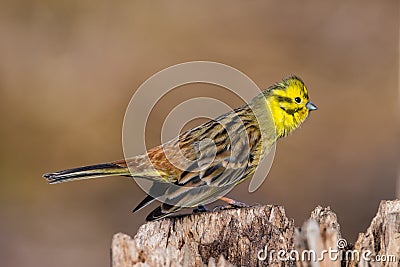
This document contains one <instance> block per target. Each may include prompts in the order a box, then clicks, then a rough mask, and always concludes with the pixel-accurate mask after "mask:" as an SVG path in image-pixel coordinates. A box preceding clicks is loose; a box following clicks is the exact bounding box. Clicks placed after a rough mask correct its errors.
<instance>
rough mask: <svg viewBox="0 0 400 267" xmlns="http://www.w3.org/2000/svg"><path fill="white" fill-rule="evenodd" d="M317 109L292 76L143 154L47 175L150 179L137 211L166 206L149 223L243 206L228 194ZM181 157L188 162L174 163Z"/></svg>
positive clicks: (57, 178) (55, 177)
mask: <svg viewBox="0 0 400 267" xmlns="http://www.w3.org/2000/svg"><path fill="white" fill-rule="evenodd" d="M316 109H317V107H316V106H315V105H314V104H313V103H312V102H310V101H309V97H308V92H307V89H306V86H305V85H304V82H303V81H302V80H301V79H300V78H298V77H296V76H290V77H287V78H284V79H283V80H282V81H281V82H278V83H276V84H274V85H272V86H271V87H269V88H268V89H265V90H264V91H262V92H261V93H260V94H259V95H257V96H256V97H254V98H253V100H252V101H251V102H250V103H249V104H246V105H244V106H242V107H239V108H237V109H235V110H232V111H230V112H228V113H226V114H223V115H221V116H219V117H217V118H216V119H214V120H210V121H208V122H206V123H204V124H202V125H200V126H198V127H195V128H193V129H190V130H188V131H186V132H184V133H182V134H180V135H179V136H178V137H176V138H174V139H173V140H171V141H169V142H167V143H165V144H163V145H160V146H157V147H154V148H152V149H150V150H148V151H147V153H146V154H144V155H139V156H136V157H133V158H131V159H127V160H121V161H115V162H111V163H105V164H98V165H92V166H85V167H80V168H75V169H69V170H64V171H59V172H54V173H48V174H45V175H44V177H45V178H46V179H47V180H48V181H49V183H50V184H55V183H60V182H66V181H73V180H80V179H90V178H97V177H104V176H116V175H117V176H128V177H133V178H138V179H145V180H148V181H151V182H153V185H152V186H151V188H150V190H149V192H147V193H148V196H147V197H146V198H145V199H144V200H143V201H142V202H141V203H140V204H139V205H138V206H137V207H136V208H135V209H134V210H133V211H134V212H135V211H137V210H139V209H141V208H143V207H144V206H146V205H147V204H149V203H151V202H152V201H153V200H154V199H160V198H161V199H162V202H163V203H162V204H161V205H160V206H159V207H157V208H156V209H155V210H153V211H152V212H151V213H150V214H149V215H148V216H147V218H146V220H149V221H150V220H155V219H159V218H163V217H165V216H167V215H169V214H172V213H173V212H176V211H178V210H180V209H182V208H185V207H196V206H201V205H202V204H204V203H206V202H209V200H210V199H211V198H212V197H215V196H216V197H218V198H219V199H221V200H223V201H226V202H228V203H229V204H231V205H234V206H241V205H242V203H240V202H236V201H234V200H232V199H229V198H226V197H223V194H224V192H227V191H229V189H230V188H232V187H233V186H235V185H237V184H239V183H241V182H242V181H244V180H246V179H247V178H249V177H251V176H252V174H253V173H254V171H255V169H256V168H257V166H258V164H259V162H260V160H261V159H262V157H263V156H264V154H265V152H266V151H268V148H269V147H271V145H272V144H274V143H275V142H276V141H277V139H278V138H281V137H285V136H287V135H288V134H289V133H291V132H292V131H293V130H295V129H296V128H298V127H299V126H300V124H301V123H302V122H303V121H304V120H305V119H306V118H307V117H308V114H309V112H310V111H312V110H316ZM265 111H267V112H265ZM265 114H270V115H271V116H272V118H271V116H267V115H265ZM271 125H272V126H271ZM205 140H212V142H203V141H205ZM263 143H264V144H263ZM182 156H183V157H184V158H185V159H187V160H188V162H179V164H175V163H174V161H180V159H181V157H182ZM177 165H178V166H177Z"/></svg>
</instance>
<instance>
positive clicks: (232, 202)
mask: <svg viewBox="0 0 400 267" xmlns="http://www.w3.org/2000/svg"><path fill="white" fill-rule="evenodd" d="M219 200H222V201H224V202H226V203H228V204H229V205H231V206H232V207H235V208H246V207H249V205H247V204H246V203H243V202H240V201H236V200H234V199H231V198H228V197H220V198H219Z"/></svg>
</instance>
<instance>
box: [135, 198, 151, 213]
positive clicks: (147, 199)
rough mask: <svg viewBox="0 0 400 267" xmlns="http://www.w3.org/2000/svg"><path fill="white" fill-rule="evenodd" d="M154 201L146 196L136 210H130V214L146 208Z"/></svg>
mask: <svg viewBox="0 0 400 267" xmlns="http://www.w3.org/2000/svg"><path fill="white" fill-rule="evenodd" d="M153 201H154V197H152V196H149V195H147V196H146V198H145V199H143V200H142V202H140V203H139V204H138V205H137V206H136V208H134V209H133V210H132V212H136V211H138V210H141V209H142V208H144V207H146V206H147V205H149V204H150V203H152V202H153Z"/></svg>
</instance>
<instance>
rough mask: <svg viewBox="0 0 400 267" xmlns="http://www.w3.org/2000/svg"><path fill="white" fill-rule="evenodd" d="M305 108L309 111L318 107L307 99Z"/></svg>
mask: <svg viewBox="0 0 400 267" xmlns="http://www.w3.org/2000/svg"><path fill="white" fill-rule="evenodd" d="M306 108H307V109H308V110H309V111H312V110H317V109H318V108H317V106H316V105H314V104H313V103H312V102H311V101H308V103H307V104H306Z"/></svg>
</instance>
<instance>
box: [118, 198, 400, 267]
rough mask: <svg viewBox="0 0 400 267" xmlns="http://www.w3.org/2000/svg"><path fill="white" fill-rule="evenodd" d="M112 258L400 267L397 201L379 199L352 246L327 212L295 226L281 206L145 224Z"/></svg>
mask: <svg viewBox="0 0 400 267" xmlns="http://www.w3.org/2000/svg"><path fill="white" fill-rule="evenodd" d="M363 252H368V253H367V254H365V255H364V257H363V254H362V253H363ZM111 257H112V259H111V264H112V266H113V267H128V266H333V267H334V266H400V264H399V263H400V200H395V201H382V202H381V204H380V206H379V210H378V213H377V215H376V217H375V218H374V219H373V220H372V222H371V226H370V227H369V228H368V230H367V232H366V233H364V234H360V235H359V237H358V240H357V241H356V243H355V244H354V246H353V245H351V244H347V242H346V240H345V239H343V238H342V236H341V233H340V226H339V223H338V220H337V216H336V214H335V213H334V212H333V211H331V210H330V208H322V207H317V208H315V210H314V211H312V213H311V216H310V219H309V220H308V221H306V222H305V223H304V224H303V226H302V227H300V228H296V227H295V226H294V222H293V220H292V219H289V218H287V217H286V214H285V210H284V208H283V207H281V206H270V205H268V206H254V207H249V208H236V209H227V210H220V211H216V212H204V213H198V214H191V215H186V216H181V217H174V218H166V219H162V220H159V221H154V222H148V223H146V224H144V225H142V226H141V227H140V228H139V230H138V232H137V234H136V235H135V236H134V237H130V236H128V235H125V234H122V233H118V234H116V235H114V238H113V241H112V247H111ZM377 260H379V261H377Z"/></svg>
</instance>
